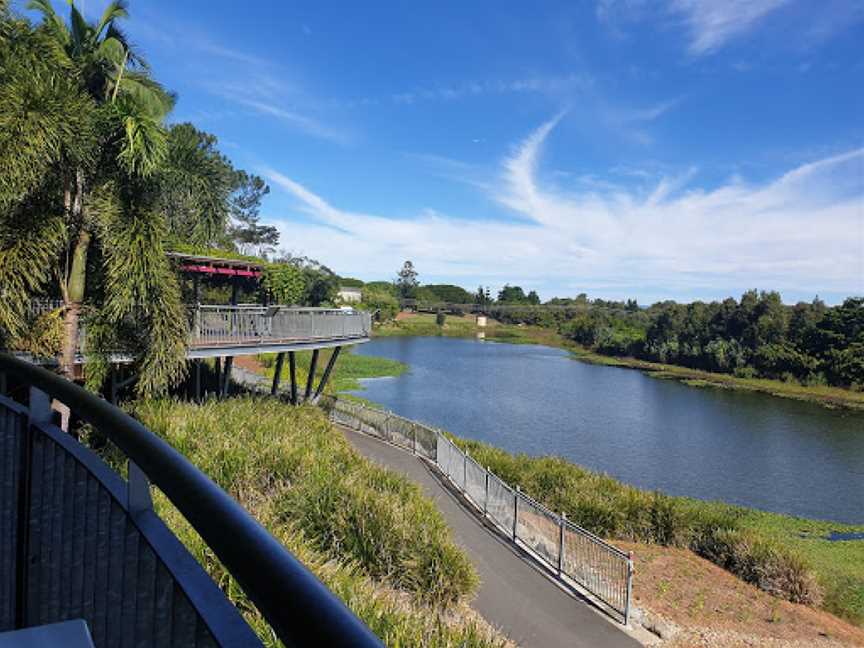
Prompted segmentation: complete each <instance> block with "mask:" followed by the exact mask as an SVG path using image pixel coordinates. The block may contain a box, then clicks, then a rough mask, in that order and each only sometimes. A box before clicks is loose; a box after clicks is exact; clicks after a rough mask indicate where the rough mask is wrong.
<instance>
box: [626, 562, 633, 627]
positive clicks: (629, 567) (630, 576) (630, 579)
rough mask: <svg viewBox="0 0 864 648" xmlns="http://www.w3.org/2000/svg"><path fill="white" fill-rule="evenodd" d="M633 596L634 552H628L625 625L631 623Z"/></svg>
mask: <svg viewBox="0 0 864 648" xmlns="http://www.w3.org/2000/svg"><path fill="white" fill-rule="evenodd" d="M632 596H633V552H632V551H628V552H627V600H626V601H625V602H624V625H625V626H626V625H628V624H629V623H630V599H631V598H632Z"/></svg>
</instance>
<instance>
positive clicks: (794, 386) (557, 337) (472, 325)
mask: <svg viewBox="0 0 864 648" xmlns="http://www.w3.org/2000/svg"><path fill="white" fill-rule="evenodd" d="M480 331H483V332H484V333H485V339H486V340H490V341H495V342H508V343H511V344H543V345H545V346H551V347H557V348H561V349H566V350H568V351H570V353H572V354H573V357H574V358H576V359H578V360H581V361H583V362H590V363H592V364H602V365H607V366H611V367H624V368H632V369H639V370H641V371H644V372H645V373H647V374H648V375H650V376H653V377H655V378H664V379H669V380H677V381H680V382H683V383H685V384H688V385H691V386H693V387H717V388H721V389H734V390H740V391H752V392H758V393H763V394H770V395H772V396H780V397H783V398H792V399H795V400H802V401H808V402H814V403H818V404H820V405H823V406H826V407H842V408H846V409H855V410H864V392H861V391H852V390H850V389H843V388H840V387H831V386H828V385H802V384H801V383H799V382H797V381H784V380H772V379H768V378H754V377H750V378H747V377H743V376H736V375H733V374H723V373H716V372H710V371H703V370H700V369H691V368H688V367H682V366H678V365H672V364H664V363H660V362H649V361H647V360H640V359H638V358H633V357H627V356H609V355H604V354H601V353H597V352H596V351H592V350H591V349H589V348H586V347H584V346H582V345H580V344H578V343H576V342H574V341H573V340H572V339H569V338H567V337H565V336H563V335H561V334H560V333H558V332H557V331H555V330H554V329H552V328H548V327H543V326H537V325H529V324H506V323H502V322H500V321H498V320H495V319H489V320H488V322H487V326H486V327H484V328H480V327H478V326H477V325H476V322H475V317H474V316H464V317H457V316H452V315H451V316H449V317H448V318H447V322H446V324H445V325H444V326H443V327H439V326H437V325H436V324H435V316H434V315H431V314H428V313H419V314H410V315H408V316H407V317H404V318H400V319H399V320H398V321H392V322H388V323H384V324H382V325H380V326H378V327H376V328H375V331H374V334H375V335H376V336H381V337H389V336H398V335H409V336H410V335H418V336H434V335H442V336H449V337H466V338H473V337H476V336H477V333H478V332H480Z"/></svg>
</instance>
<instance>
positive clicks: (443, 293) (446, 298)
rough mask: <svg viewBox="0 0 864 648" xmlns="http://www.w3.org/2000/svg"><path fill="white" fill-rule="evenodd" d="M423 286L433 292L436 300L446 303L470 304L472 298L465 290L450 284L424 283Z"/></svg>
mask: <svg viewBox="0 0 864 648" xmlns="http://www.w3.org/2000/svg"><path fill="white" fill-rule="evenodd" d="M423 287H424V288H425V289H426V290H428V291H429V292H431V293H433V294H434V295H435V297H436V299H437V301H442V302H446V303H448V304H470V303H471V302H472V301H473V299H474V297H473V295H471V293H469V292H468V291H467V290H465V289H464V288H461V287H460V286H454V285H452V284H426V285H424V286H423Z"/></svg>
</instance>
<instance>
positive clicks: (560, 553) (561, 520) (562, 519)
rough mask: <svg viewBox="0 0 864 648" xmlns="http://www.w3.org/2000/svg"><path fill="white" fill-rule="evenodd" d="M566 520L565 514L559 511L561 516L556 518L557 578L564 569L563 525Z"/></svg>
mask: <svg viewBox="0 0 864 648" xmlns="http://www.w3.org/2000/svg"><path fill="white" fill-rule="evenodd" d="M566 520H567V514H566V513H564V511H561V517H559V518H558V525H559V531H558V533H559V535H558V578H561V574H562V572H563V571H564V526H565V523H566Z"/></svg>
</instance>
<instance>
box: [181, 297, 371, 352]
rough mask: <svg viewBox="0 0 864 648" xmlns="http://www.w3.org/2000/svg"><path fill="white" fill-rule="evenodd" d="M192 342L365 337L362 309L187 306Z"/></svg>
mask: <svg viewBox="0 0 864 648" xmlns="http://www.w3.org/2000/svg"><path fill="white" fill-rule="evenodd" d="M190 320H191V324H192V337H191V340H190V343H191V345H192V346H207V347H210V346H219V345H236V344H257V343H265V344H268V343H269V344H272V343H278V342H292V341H297V340H324V339H345V338H362V337H368V336H369V332H370V331H371V329H372V318H371V315H370V314H369V313H367V312H364V311H353V310H352V311H349V310H339V309H328V308H286V307H281V306H270V307H267V306H258V305H251V306H208V305H199V306H196V307H193V308H191V309H190Z"/></svg>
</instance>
